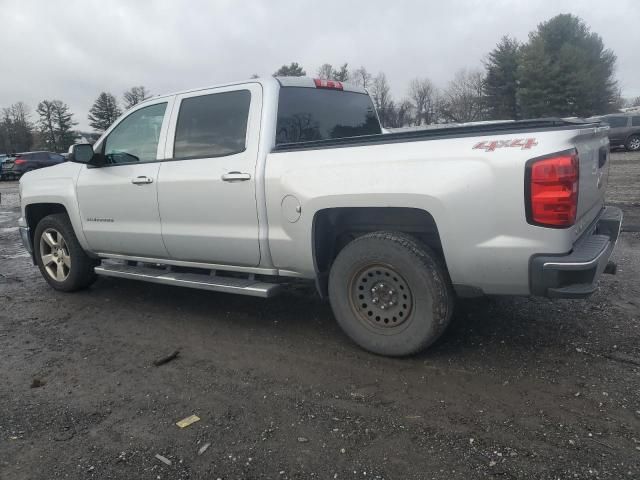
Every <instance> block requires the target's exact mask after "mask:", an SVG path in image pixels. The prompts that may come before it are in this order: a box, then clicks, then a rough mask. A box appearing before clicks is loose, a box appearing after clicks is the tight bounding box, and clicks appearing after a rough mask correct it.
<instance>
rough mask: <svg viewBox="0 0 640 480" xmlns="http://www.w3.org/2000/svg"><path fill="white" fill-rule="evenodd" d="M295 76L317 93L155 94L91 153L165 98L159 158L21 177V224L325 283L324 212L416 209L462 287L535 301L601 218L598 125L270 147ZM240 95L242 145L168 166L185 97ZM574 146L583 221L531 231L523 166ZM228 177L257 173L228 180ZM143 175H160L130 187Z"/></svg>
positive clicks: (156, 254) (88, 242)
mask: <svg viewBox="0 0 640 480" xmlns="http://www.w3.org/2000/svg"><path fill="white" fill-rule="evenodd" d="M283 82H284V83H283ZM287 82H289V83H291V82H293V83H296V82H297V84H296V86H305V87H309V88H313V85H311V84H308V83H309V80H308V79H306V80H305V79H283V80H280V81H278V80H276V79H273V78H265V79H256V80H254V81H251V82H242V83H233V84H227V85H222V86H219V87H213V88H208V89H196V90H189V91H186V92H181V93H178V94H173V95H167V96H162V97H154V98H153V99H150V100H148V101H146V102H143V103H141V104H139V105H137V106H136V107H134V109H132V110H130V111H128V112H126V113H125V114H124V115H123V116H122V117H121V118H120V119H119V120H118V121H116V122H115V124H114V125H113V126H112V127H111V128H110V129H109V130H107V132H105V134H104V135H103V136H102V137H101V139H100V140H99V141H98V142H97V143H96V145H95V146H94V149H95V150H96V151H97V150H98V149H99V148H100V147H101V144H102V142H103V141H104V139H105V138H106V137H107V136H108V135H109V133H110V132H111V131H112V130H113V128H115V127H116V126H117V125H118V123H119V122H120V121H122V119H123V118H125V117H126V116H128V115H129V114H131V113H132V112H134V111H136V110H138V109H140V108H144V107H146V106H149V105H153V104H154V103H162V102H167V109H166V112H165V117H164V120H163V122H162V128H161V132H160V142H159V145H158V152H157V160H156V161H155V162H147V163H140V164H129V165H114V166H109V167H105V168H93V167H88V166H86V165H80V164H70V163H65V164H62V165H58V166H56V167H51V168H47V169H43V170H38V171H34V172H31V173H29V174H27V175H25V177H24V179H23V181H22V182H21V189H22V215H23V217H24V218H26V207H27V206H28V205H31V204H35V203H42V202H45V203H58V204H60V205H63V206H64V208H65V209H66V210H67V212H68V213H69V216H70V218H71V222H72V225H73V227H74V230H75V231H76V234H77V236H78V239H79V241H80V243H81V245H82V246H83V248H85V249H86V250H87V251H89V252H92V253H93V254H95V255H100V256H107V257H109V256H112V257H114V258H135V259H147V260H151V259H152V260H153V261H163V260H165V261H166V263H167V264H174V265H180V264H183V265H198V266H207V265H208V266H210V267H211V268H214V269H225V266H226V269H227V270H231V271H246V272H262V271H264V272H277V273H279V274H280V275H283V276H297V277H303V278H309V279H312V278H315V277H316V275H317V272H316V271H315V266H314V258H313V238H312V234H313V225H314V218H315V216H316V214H318V212H321V211H323V210H325V209H330V208H345V207H406V208H414V209H421V210H424V211H426V212H428V213H429V214H430V215H431V216H432V217H433V218H434V220H435V222H436V225H437V228H438V231H439V235H440V240H441V242H442V248H443V252H444V257H445V262H446V265H447V268H448V271H449V275H450V277H451V280H452V282H453V283H454V284H455V285H464V286H469V287H473V288H476V289H478V290H480V291H482V292H484V293H486V294H515V295H526V294H529V293H530V285H529V261H530V259H531V257H532V256H533V255H536V254H564V253H567V252H570V251H571V249H572V246H573V245H574V243H575V242H576V241H577V239H578V238H579V237H580V236H581V235H582V234H583V233H584V232H585V230H586V229H587V228H588V227H589V225H591V224H592V223H593V221H594V220H595V219H596V217H597V216H598V214H599V212H601V211H602V208H603V197H604V190H605V187H606V177H607V170H608V162H607V164H606V166H605V168H599V165H598V162H599V152H600V151H601V149H602V148H608V141H607V139H606V136H605V130H604V129H602V128H598V127H594V126H589V127H584V128H582V127H567V128H566V129H564V128H562V129H561V128H558V127H555V128H549V129H539V130H536V131H531V132H504V133H499V134H487V135H476V136H469V135H467V136H460V137H454V138H441V139H424V140H415V141H406V142H404V141H401V142H389V143H384V142H380V143H375V144H363V145H345V146H339V147H335V148H317V149H304V148H303V149H300V150H298V151H296V150H293V151H274V147H275V137H276V131H275V129H276V117H277V108H278V92H279V89H280V88H281V84H287ZM305 82H306V83H305ZM293 83H292V84H293ZM303 83H304V85H303ZM298 84H299V85H298ZM241 89H242V90H250V91H251V95H252V100H251V107H250V113H249V123H248V128H247V139H246V146H247V148H246V150H245V151H244V152H242V153H241V154H236V155H231V156H227V157H219V158H209V159H196V160H178V161H175V160H173V159H172V156H173V147H174V145H173V138H174V135H175V128H176V121H177V115H178V112H179V107H180V101H181V100H182V99H185V98H190V97H193V96H198V95H208V94H212V93H216V92H227V91H235V90H241ZM346 89H350V90H353V91H357V89H356V88H352V87H348V86H347V87H346ZM523 138H528V139H533V140H534V141H533V142H532V143H531V144H530V146H529V147H527V148H524V147H522V148H495V149H493V150H488V149H483V148H478V147H477V146H478V145H479V144H482V143H483V142H485V143H486V142H499V143H501V144H503V143H504V144H505V145H506V144H508V143H509V142H508V141H513V140H517V139H523ZM571 149H577V151H578V154H579V157H580V192H579V204H578V219H577V221H576V224H575V225H574V226H572V227H570V228H566V229H553V228H543V227H538V226H534V225H530V224H529V223H527V221H526V212H525V200H524V196H525V187H524V182H525V177H524V175H525V168H526V164H527V162H528V161H529V160H531V159H532V158H536V157H540V156H543V155H548V154H552V153H555V152H562V151H566V150H571ZM229 172H239V173H242V174H247V175H249V177H250V178H247V179H246V181H240V182H229V183H226V182H221V181H220V178H221V176H222V175H224V174H225V173H229ZM138 176H146V177H148V178H150V179H151V180H152V181H151V182H150V183H148V184H142V185H140V184H132V183H131V181H132V179H134V178H137V177H138ZM21 222H22V224H24V225H25V226H26V222H25V220H21ZM139 261H142V260H139Z"/></svg>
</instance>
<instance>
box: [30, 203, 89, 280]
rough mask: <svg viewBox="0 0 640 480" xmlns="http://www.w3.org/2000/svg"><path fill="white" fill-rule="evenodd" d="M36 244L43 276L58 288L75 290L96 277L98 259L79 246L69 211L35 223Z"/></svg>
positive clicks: (34, 243) (35, 253)
mask: <svg viewBox="0 0 640 480" xmlns="http://www.w3.org/2000/svg"><path fill="white" fill-rule="evenodd" d="M33 247H34V250H35V252H34V255H35V258H36V263H37V264H38V267H39V268H40V272H41V273H42V276H43V277H44V279H45V280H46V281H47V283H49V285H51V286H52V287H53V288H55V289H56V290H61V291H64V292H72V291H75V290H80V289H82V288H86V287H88V286H89V285H91V284H92V283H93V282H94V281H95V279H96V274H95V272H94V271H93V267H95V265H96V264H97V262H96V261H95V260H94V259H92V258H91V257H89V256H88V255H87V254H86V253H85V251H84V250H83V249H82V247H81V246H80V243H79V242H78V239H77V238H76V235H75V232H74V231H73V227H72V226H71V222H70V221H69V217H67V215H65V214H63V213H56V214H54V215H49V216H47V217H45V218H43V219H42V220H41V221H40V223H38V225H37V227H36V230H35V233H34V241H33Z"/></svg>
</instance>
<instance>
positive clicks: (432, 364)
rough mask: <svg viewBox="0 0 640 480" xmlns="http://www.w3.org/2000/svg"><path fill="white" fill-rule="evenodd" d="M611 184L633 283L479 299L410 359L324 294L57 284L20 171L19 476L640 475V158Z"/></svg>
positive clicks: (6, 366) (2, 352)
mask: <svg viewBox="0 0 640 480" xmlns="http://www.w3.org/2000/svg"><path fill="white" fill-rule="evenodd" d="M610 182H611V187H610V196H609V200H610V201H611V202H612V203H615V204H618V205H621V206H622V207H623V208H624V210H625V213H626V222H625V232H624V233H623V234H622V236H621V239H620V241H619V243H618V248H617V251H616V253H615V259H616V260H617V261H618V262H619V269H618V275H617V276H615V277H613V276H605V277H603V279H602V281H601V288H600V290H599V291H598V292H597V293H596V294H595V295H594V296H593V297H591V298H590V299H589V300H587V301H555V302H552V301H548V300H545V299H527V298H495V299H494V298H491V299H482V300H478V301H466V302H460V303H459V308H458V311H457V313H456V315H455V318H454V322H453V325H452V327H451V328H450V329H449V330H448V332H447V333H446V334H445V336H444V338H443V339H442V340H441V341H439V342H438V344H437V345H436V346H435V347H433V348H431V349H430V350H429V351H428V352H426V353H424V354H422V355H420V356H417V357H413V358H408V359H388V358H381V357H377V356H374V355H370V354H368V353H366V352H364V351H362V350H360V349H358V348H357V347H356V346H354V345H353V344H352V343H351V342H350V341H349V340H348V339H347V338H346V337H345V336H344V335H343V334H342V333H341V331H340V330H339V329H338V327H337V326H336V323H335V321H334V320H333V318H332V315H331V311H330V309H329V307H328V305H327V304H325V303H323V302H322V301H320V300H319V299H318V298H317V297H316V296H315V295H314V294H313V292H312V291H307V290H305V289H298V290H295V291H292V292H290V293H288V294H286V295H285V296H282V297H278V298H274V299H271V300H260V299H253V298H245V297H239V296H230V295H224V294H216V293H207V292H202V291H192V290H187V289H179V288H171V287H165V286H158V285H151V284H144V283H136V282H130V281H117V280H112V279H101V280H99V281H98V282H97V283H96V284H95V285H94V286H93V287H92V288H91V289H90V290H88V291H84V292H81V293H77V294H62V293H57V292H55V291H54V290H52V289H51V288H49V287H48V286H47V285H46V284H45V282H44V280H42V278H41V277H40V274H39V272H38V271H37V269H36V268H35V267H34V266H33V265H31V263H30V261H29V258H28V257H27V255H26V254H25V253H24V252H23V250H22V248H21V246H20V245H19V238H18V232H17V229H16V228H15V224H16V219H17V217H18V208H17V202H18V199H17V194H16V191H17V185H16V184H15V183H6V182H5V183H2V184H0V192H1V193H2V202H1V203H0V359H1V362H2V363H1V365H2V366H1V369H0V479H2V480H5V479H6V480H13V479H47V480H48V479H58V478H64V479H98V478H99V479H187V478H190V479H200V478H206V479H214V480H215V479H217V478H222V479H240V478H244V479H253V478H275V479H291V478H296V479H309V478H320V479H325V478H326V479H331V478H359V479H360V478H385V479H414V478H415V479H431V478H434V479H473V478H499V479H501V478H504V479H521V478H532V479H574V478H578V479H581V478H589V479H591V478H607V479H623V478H629V479H631V478H633V479H638V478H640V346H639V340H640V322H639V320H640V275H639V273H640V233H637V232H639V231H640V208H639V207H640V155H631V154H624V153H620V154H614V155H613V156H612V167H611V175H610ZM175 349H180V356H179V357H178V358H177V359H176V360H174V361H172V362H170V363H167V364H165V365H163V366H161V367H154V366H152V361H153V360H154V359H155V358H157V357H160V356H162V355H165V354H167V353H170V352H171V351H173V350H175ZM191 414H197V415H198V416H199V417H200V418H201V420H200V421H199V422H197V423H194V424H193V425H191V426H189V427H187V428H184V429H180V428H178V427H177V426H176V425H175V422H176V421H178V420H180V419H182V418H184V417H186V416H188V415H191ZM208 443H210V447H209V448H208V449H207V450H206V451H204V452H203V453H202V454H201V455H198V450H199V449H201V448H202V447H203V446H204V445H206V444H208ZM156 454H160V455H163V456H164V457H166V458H167V459H169V460H170V461H171V465H166V464H164V463H162V462H161V461H159V460H158V459H156V458H155V457H154V456H155V455H156Z"/></svg>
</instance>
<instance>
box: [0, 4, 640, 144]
mask: <svg viewBox="0 0 640 480" xmlns="http://www.w3.org/2000/svg"><path fill="white" fill-rule="evenodd" d="M483 63H484V65H483V66H484V68H482V69H462V70H459V71H458V72H456V73H455V74H454V76H453V78H452V79H451V80H450V81H449V82H448V83H447V85H446V86H444V88H440V87H438V86H437V85H436V84H435V83H434V82H433V81H432V80H430V79H429V78H428V77H416V78H414V79H413V80H412V81H411V82H410V83H409V85H408V88H407V91H406V94H405V95H404V96H403V97H402V98H400V99H395V98H394V97H393V95H392V93H391V86H390V84H389V81H388V79H387V76H386V74H385V73H384V72H379V73H377V74H376V75H374V74H373V73H371V72H369V71H368V70H367V69H366V68H365V67H364V66H362V67H360V68H357V69H350V68H349V65H348V64H347V63H343V64H341V65H339V66H337V67H334V66H333V65H331V64H329V63H325V64H323V65H321V66H320V68H318V70H317V72H316V75H317V77H319V78H323V79H327V80H336V81H340V82H350V83H353V84H356V85H360V86H362V87H364V88H366V89H367V90H368V91H369V93H370V95H371V98H372V99H373V102H374V105H375V107H376V109H377V111H378V114H379V117H380V121H381V123H382V124H383V125H384V126H385V127H390V128H394V127H396V128H397V127H405V126H423V125H431V124H435V123H463V122H476V121H482V120H517V119H521V118H536V117H545V116H558V117H574V116H575V117H589V116H592V115H600V114H605V113H609V112H613V111H616V110H618V109H619V108H621V107H626V106H629V107H630V106H640V97H638V98H635V99H633V100H628V99H623V98H622V97H621V94H620V90H619V88H618V85H617V83H616V81H615V78H614V70H615V63H616V56H615V54H614V53H613V52H612V51H611V50H610V49H607V48H605V46H604V43H603V41H602V38H601V37H600V36H599V35H598V34H597V33H595V32H592V31H591V30H590V29H589V27H588V26H587V25H586V23H585V22H584V21H582V20H581V19H580V18H579V17H576V16H574V15H571V14H562V15H557V16H556V17H553V18H551V19H550V20H548V21H546V22H543V23H541V24H539V25H538V26H537V28H536V30H534V31H532V32H531V33H530V34H529V38H528V40H527V41H526V42H524V43H521V42H519V41H518V40H516V39H514V38H511V37H509V36H505V37H503V38H502V39H501V40H500V41H499V42H498V44H497V45H496V46H495V48H494V49H493V50H492V51H491V52H489V53H488V54H487V56H486V58H485V59H484V62H483ZM273 75H274V76H304V75H306V72H305V70H304V68H303V67H302V66H301V65H300V64H298V63H296V62H293V63H291V64H289V65H283V66H282V67H280V68H279V69H278V70H277V71H276V72H274V73H273ZM256 77H258V75H256V74H253V75H252V78H256ZM149 97H150V93H149V91H148V90H147V89H146V88H145V87H144V86H136V87H132V88H130V89H129V90H127V91H126V92H124V94H123V96H122V103H119V102H118V99H117V98H116V97H115V96H114V95H113V94H111V93H109V92H102V93H100V95H99V96H98V98H97V99H96V101H95V102H94V103H93V105H92V107H91V109H90V110H89V115H88V120H89V125H91V127H92V128H93V129H94V130H95V132H96V133H95V134H90V133H87V134H85V135H86V136H88V137H91V136H94V137H95V136H97V135H99V134H100V133H102V132H104V131H105V130H106V129H107V128H108V127H109V126H110V125H111V124H112V123H113V122H114V121H115V119H116V118H118V117H119V116H120V115H121V113H122V108H121V105H122V107H123V108H124V109H125V110H126V109H129V108H131V107H132V106H134V105H136V104H137V103H139V102H141V101H143V100H144V99H146V98H149ZM0 113H1V114H0V152H20V151H27V150H30V149H32V148H37V149H46V150H51V151H58V152H62V151H66V150H67V149H68V147H69V145H71V144H72V143H73V142H74V140H75V138H76V137H77V136H78V132H75V131H74V129H73V127H74V126H76V125H77V122H76V121H74V119H73V114H72V113H71V112H70V109H69V106H68V105H67V104H66V103H64V102H62V101H61V100H56V99H52V100H43V101H41V102H40V103H39V104H38V106H37V107H36V110H35V113H36V115H37V119H36V120H35V121H32V120H31V112H30V110H29V108H28V107H27V106H26V105H25V104H24V103H23V102H17V103H15V104H13V105H11V106H9V107H7V108H3V109H2V110H1V112H0Z"/></svg>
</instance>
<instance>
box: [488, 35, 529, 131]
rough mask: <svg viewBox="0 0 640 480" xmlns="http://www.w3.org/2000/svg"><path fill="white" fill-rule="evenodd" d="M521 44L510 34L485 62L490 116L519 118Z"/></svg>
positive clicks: (500, 118) (496, 118) (503, 38)
mask: <svg viewBox="0 0 640 480" xmlns="http://www.w3.org/2000/svg"><path fill="white" fill-rule="evenodd" d="M519 51H520V45H519V44H518V42H517V41H516V40H514V39H512V38H510V37H508V36H504V37H502V40H500V42H499V43H498V45H496V48H494V49H493V50H492V51H491V52H490V53H489V56H488V58H487V60H486V62H485V68H486V70H487V76H486V78H485V83H484V93H485V96H486V101H487V107H488V109H489V117H490V118H492V119H495V120H505V119H512V120H515V119H517V118H518V106H517V102H516V93H517V89H518V82H517V73H518V56H519Z"/></svg>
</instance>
